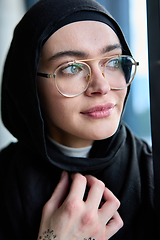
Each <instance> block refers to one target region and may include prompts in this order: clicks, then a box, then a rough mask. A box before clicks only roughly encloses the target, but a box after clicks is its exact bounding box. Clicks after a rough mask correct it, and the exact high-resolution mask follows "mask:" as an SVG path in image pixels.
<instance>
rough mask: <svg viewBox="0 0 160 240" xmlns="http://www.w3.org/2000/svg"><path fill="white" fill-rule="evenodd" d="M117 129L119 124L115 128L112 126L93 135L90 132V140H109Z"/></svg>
mask: <svg viewBox="0 0 160 240" xmlns="http://www.w3.org/2000/svg"><path fill="white" fill-rule="evenodd" d="M118 127H119V124H118V125H116V126H115V127H113V126H112V127H111V128H109V127H108V128H107V129H105V130H104V129H101V130H99V131H96V132H95V133H94V132H92V137H91V139H92V140H103V139H106V138H110V137H112V136H113V135H114V134H115V133H116V132H117V129H118Z"/></svg>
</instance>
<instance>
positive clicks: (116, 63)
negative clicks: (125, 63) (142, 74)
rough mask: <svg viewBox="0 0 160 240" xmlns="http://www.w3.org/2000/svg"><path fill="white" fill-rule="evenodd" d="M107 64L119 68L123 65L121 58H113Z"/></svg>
mask: <svg viewBox="0 0 160 240" xmlns="http://www.w3.org/2000/svg"><path fill="white" fill-rule="evenodd" d="M107 66H108V67H111V68H119V67H120V66H121V62H120V60H119V59H112V60H111V61H109V62H108V63H107Z"/></svg>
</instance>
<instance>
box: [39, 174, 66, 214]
mask: <svg viewBox="0 0 160 240" xmlns="http://www.w3.org/2000/svg"><path fill="white" fill-rule="evenodd" d="M68 189H69V176H68V173H67V172H65V171H63V172H62V175H61V179H60V182H59V183H58V185H57V187H56V188H55V190H54V192H53V194H52V196H51V198H50V200H49V201H48V202H47V203H46V204H45V206H44V211H45V212H46V214H47V213H50V214H52V213H53V212H54V211H55V210H56V209H57V208H59V207H60V205H61V204H62V202H63V201H64V199H65V197H66V194H67V191H68Z"/></svg>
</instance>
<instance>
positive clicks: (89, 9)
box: [2, 0, 131, 156]
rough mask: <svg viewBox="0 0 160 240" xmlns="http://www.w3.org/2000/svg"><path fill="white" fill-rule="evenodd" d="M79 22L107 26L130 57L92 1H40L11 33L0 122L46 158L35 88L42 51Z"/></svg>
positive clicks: (102, 11) (111, 21) (114, 26)
mask: <svg viewBox="0 0 160 240" xmlns="http://www.w3.org/2000/svg"><path fill="white" fill-rule="evenodd" d="M80 20H95V21H101V22H104V23H106V24H107V25H109V26H110V27H111V28H112V29H113V30H114V31H115V32H116V34H117V35H118V37H119V39H120V42H121V44H122V47H123V52H124V53H125V54H126V55H127V54H128V55H131V53H130V50H129V48H128V45H127V43H126V41H125V39H124V36H123V33H122V31H121V29H120V28H119V26H118V24H117V23H116V22H115V20H114V19H113V18H112V17H111V16H110V14H109V13H108V12H107V11H106V10H105V9H104V8H103V7H102V6H101V5H99V4H98V3H97V2H95V1H92V0H89V1H87V0H76V1H74V0H69V1H59V0H40V1H39V2H38V3H37V4H35V5H34V6H33V7H32V8H31V9H30V10H29V11H28V12H27V14H26V15H25V16H24V17H23V19H22V20H21V21H20V23H19V24H18V25H17V27H16V29H15V31H14V36H13V40H12V43H11V47H10V50H9V53H8V57H7V60H6V63H5V68H4V74H3V85H2V120H3V123H4V125H5V126H6V128H7V129H8V130H9V131H10V132H11V133H12V134H13V135H14V136H15V137H16V138H17V139H18V140H20V141H21V142H23V143H24V144H26V145H27V146H30V147H31V148H34V149H35V148H36V151H38V152H39V154H40V155H44V156H46V143H45V130H44V121H43V118H42V114H41V109H40V104H39V98H38V94H37V86H36V74H37V68H38V65H39V60H40V55H41V49H42V47H43V45H44V43H45V42H46V41H47V39H48V38H49V37H50V36H51V35H52V34H53V33H54V32H55V31H56V30H58V29H59V28H60V27H62V26H64V25H66V24H69V23H71V22H76V21H80ZM35 133H36V134H35ZM24 136H25V137H24Z"/></svg>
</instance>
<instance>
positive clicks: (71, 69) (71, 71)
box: [62, 63, 83, 75]
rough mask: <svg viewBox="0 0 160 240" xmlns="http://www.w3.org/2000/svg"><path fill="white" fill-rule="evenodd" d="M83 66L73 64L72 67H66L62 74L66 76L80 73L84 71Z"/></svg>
mask: <svg viewBox="0 0 160 240" xmlns="http://www.w3.org/2000/svg"><path fill="white" fill-rule="evenodd" d="M82 70H83V69H82V64H78V63H77V64H76V63H75V64H72V65H70V66H67V67H65V68H64V69H62V72H63V73H64V74H71V75H72V74H76V73H79V72H80V71H82Z"/></svg>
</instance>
